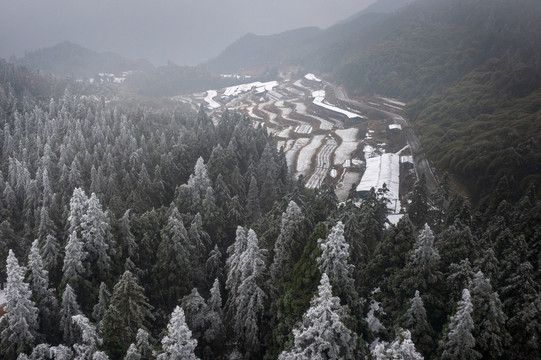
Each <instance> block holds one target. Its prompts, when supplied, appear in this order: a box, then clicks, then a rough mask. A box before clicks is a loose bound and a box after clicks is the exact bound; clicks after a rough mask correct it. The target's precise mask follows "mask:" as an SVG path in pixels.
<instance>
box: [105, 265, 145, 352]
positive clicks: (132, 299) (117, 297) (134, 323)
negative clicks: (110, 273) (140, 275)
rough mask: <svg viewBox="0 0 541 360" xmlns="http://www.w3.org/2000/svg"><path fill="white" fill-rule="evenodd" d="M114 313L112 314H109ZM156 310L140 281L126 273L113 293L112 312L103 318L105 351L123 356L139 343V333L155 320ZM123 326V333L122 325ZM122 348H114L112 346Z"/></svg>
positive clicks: (110, 306) (108, 312)
mask: <svg viewBox="0 0 541 360" xmlns="http://www.w3.org/2000/svg"><path fill="white" fill-rule="evenodd" d="M110 309H111V311H109V310H110ZM151 310H152V306H150V305H149V304H148V300H147V298H146V296H145V294H144V289H143V287H141V285H139V281H138V280H137V278H136V277H135V275H133V274H132V273H131V272H129V271H125V272H124V274H123V275H122V276H121V277H120V280H118V282H117V283H116V285H115V287H114V289H113V295H112V297H111V301H110V304H109V308H108V310H107V312H106V313H105V316H104V318H103V329H104V336H105V344H104V345H105V347H106V348H107V349H108V350H109V353H110V354H114V353H118V355H120V354H123V353H124V352H125V351H126V350H127V348H128V346H129V344H130V343H131V342H132V341H133V340H134V339H135V335H136V333H137V330H138V329H145V324H146V323H147V321H148V320H151V319H153V316H152V314H151V312H150V311H151ZM120 323H121V324H123V328H122V329H121V331H120V332H119V331H114V332H113V330H117V328H118V324H120ZM113 344H115V345H120V348H118V347H112V345H113Z"/></svg>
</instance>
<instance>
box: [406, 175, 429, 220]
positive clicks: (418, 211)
mask: <svg viewBox="0 0 541 360" xmlns="http://www.w3.org/2000/svg"><path fill="white" fill-rule="evenodd" d="M428 205H429V201H428V194H427V190H426V178H425V175H424V174H423V175H422V176H421V178H420V179H419V180H417V181H416V182H415V185H414V186H413V196H412V197H411V203H410V204H409V206H408V215H409V218H410V219H411V222H412V223H413V224H414V225H415V226H416V227H417V228H419V227H421V226H423V224H424V223H425V222H426V221H427V219H428Z"/></svg>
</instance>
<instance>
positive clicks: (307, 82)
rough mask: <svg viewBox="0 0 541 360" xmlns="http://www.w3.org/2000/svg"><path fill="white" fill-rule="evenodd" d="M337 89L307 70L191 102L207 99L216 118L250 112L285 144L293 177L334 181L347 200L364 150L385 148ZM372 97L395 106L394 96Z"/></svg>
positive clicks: (312, 183)
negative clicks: (294, 76) (231, 112)
mask: <svg viewBox="0 0 541 360" xmlns="http://www.w3.org/2000/svg"><path fill="white" fill-rule="evenodd" d="M336 89H338V88H337V87H335V86H333V85H331V84H328V83H324V82H323V81H321V80H320V79H318V78H317V77H315V76H313V75H311V74H307V76H305V77H304V78H301V79H294V80H291V81H284V82H275V81H273V82H268V83H260V82H255V83H251V84H244V85H239V86H234V87H230V88H226V89H221V90H208V91H207V92H206V93H204V94H194V95H193V96H192V97H191V100H192V101H193V102H194V103H201V102H202V101H204V102H205V103H206V105H207V109H208V111H209V113H210V114H212V115H213V116H214V118H215V119H216V121H218V119H219V118H220V115H221V113H222V112H223V111H225V109H230V110H237V111H241V112H244V113H246V115H248V116H249V117H250V118H251V119H252V120H253V121H254V125H257V124H260V123H264V124H265V126H266V127H267V129H268V131H269V133H271V134H273V135H274V137H275V139H276V142H277V146H278V148H282V147H283V149H284V152H285V155H286V161H287V165H288V168H289V171H290V173H291V174H292V175H294V176H295V177H298V176H300V175H303V176H304V178H305V183H306V186H307V187H308V188H319V187H321V186H322V184H324V183H325V182H327V183H334V184H335V185H336V188H337V195H338V198H339V199H340V200H344V199H345V198H346V197H347V193H348V191H349V189H350V188H351V185H352V184H354V183H356V182H359V181H360V178H361V175H362V172H363V170H364V153H363V151H362V150H363V148H365V146H367V145H373V146H374V148H375V149H376V150H375V151H376V152H377V151H378V150H379V151H382V152H384V151H385V150H384V149H383V147H382V146H379V147H378V144H376V143H375V141H376V140H378V141H381V140H380V139H375V138H374V139H373V135H374V130H370V131H369V132H368V133H367V131H366V130H368V129H369V125H368V124H369V123H370V119H368V117H367V115H366V114H364V113H363V111H362V107H361V106H358V107H354V106H352V105H351V104H347V106H344V105H343V102H341V101H339V100H340V99H341V98H342V97H343V96H344V95H343V94H342V93H337V90H336ZM372 100H373V101H376V102H381V103H386V105H387V104H388V103H392V104H394V103H393V102H392V100H390V99H383V98H375V99H372ZM397 105H398V104H397ZM361 129H364V131H361ZM365 134H368V135H369V136H368V137H365ZM367 142H370V143H367ZM379 145H382V144H381V143H380V144H379Z"/></svg>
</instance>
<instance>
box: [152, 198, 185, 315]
mask: <svg viewBox="0 0 541 360" xmlns="http://www.w3.org/2000/svg"><path fill="white" fill-rule="evenodd" d="M161 238H162V240H161V242H160V245H159V246H158V253H157V259H156V265H155V266H154V269H153V271H154V274H155V278H156V291H157V293H158V295H160V296H161V297H162V299H163V300H164V301H165V304H166V309H169V308H172V307H174V305H175V304H177V303H178V300H179V299H180V298H181V297H182V295H183V294H185V293H186V292H187V290H188V289H189V287H188V286H189V278H188V268H189V267H188V266H189V262H188V250H187V248H186V244H187V243H188V232H187V231H186V228H185V227H184V223H183V222H182V217H181V216H180V213H179V212H178V210H177V208H176V207H173V209H172V211H171V215H170V216H169V219H168V220H167V224H166V226H165V227H164V228H163V229H162V231H161Z"/></svg>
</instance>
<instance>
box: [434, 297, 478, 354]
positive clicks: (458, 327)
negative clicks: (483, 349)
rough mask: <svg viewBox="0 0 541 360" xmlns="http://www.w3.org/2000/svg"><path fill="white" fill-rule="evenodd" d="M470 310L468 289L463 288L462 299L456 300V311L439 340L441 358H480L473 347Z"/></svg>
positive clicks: (471, 308)
mask: <svg viewBox="0 0 541 360" xmlns="http://www.w3.org/2000/svg"><path fill="white" fill-rule="evenodd" d="M472 311H473V306H472V303H471V297H470V292H469V291H468V289H464V290H463V291H462V300H461V301H459V302H458V308H457V310H456V313H455V315H453V316H451V320H450V322H449V326H448V329H447V331H446V332H445V334H444V338H443V339H442V341H441V342H440V347H441V350H442V354H441V359H442V360H447V359H449V360H474V359H480V358H481V354H479V353H478V352H477V351H476V350H475V349H474V348H475V339H474V337H473V335H472V331H473V326H474V324H473V320H472V317H471V314H472Z"/></svg>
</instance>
